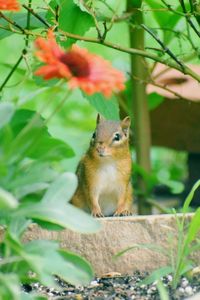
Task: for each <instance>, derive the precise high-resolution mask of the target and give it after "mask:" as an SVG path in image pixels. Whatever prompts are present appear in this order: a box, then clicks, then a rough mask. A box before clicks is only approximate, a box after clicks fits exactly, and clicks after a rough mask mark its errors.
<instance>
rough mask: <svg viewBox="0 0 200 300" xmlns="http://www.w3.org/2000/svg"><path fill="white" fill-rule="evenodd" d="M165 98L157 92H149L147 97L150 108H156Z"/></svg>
mask: <svg viewBox="0 0 200 300" xmlns="http://www.w3.org/2000/svg"><path fill="white" fill-rule="evenodd" d="M163 100H164V98H163V96H161V95H159V94H157V93H151V94H149V95H148V98H147V101H148V108H149V110H154V109H155V108H156V107H158V106H159V105H160V104H161V103H162V102H163Z"/></svg>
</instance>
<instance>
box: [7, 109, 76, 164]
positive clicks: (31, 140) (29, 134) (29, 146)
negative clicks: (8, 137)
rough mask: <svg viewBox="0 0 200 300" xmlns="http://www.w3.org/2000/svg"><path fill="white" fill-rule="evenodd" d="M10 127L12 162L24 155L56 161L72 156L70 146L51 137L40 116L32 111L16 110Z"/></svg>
mask: <svg viewBox="0 0 200 300" xmlns="http://www.w3.org/2000/svg"><path fill="white" fill-rule="evenodd" d="M30 122H31V124H30ZM10 127H11V130H12V133H13V143H12V144H11V145H10V151H9V155H10V156H11V158H12V162H13V161H15V160H20V159H22V157H25V156H26V157H29V158H33V159H40V160H43V161H45V160H51V161H58V160H61V159H63V158H67V157H72V156H74V152H73V150H72V148H71V147H70V146H69V145H67V144H66V143H65V142H63V141H61V140H58V139H55V138H53V137H52V136H51V135H50V134H49V132H48V129H47V127H46V126H45V125H44V121H43V120H42V118H41V117H40V116H39V115H37V114H35V113H34V112H32V111H29V110H24V109H21V110H18V111H17V112H16V113H15V114H14V116H13V118H12V120H11V123H10Z"/></svg>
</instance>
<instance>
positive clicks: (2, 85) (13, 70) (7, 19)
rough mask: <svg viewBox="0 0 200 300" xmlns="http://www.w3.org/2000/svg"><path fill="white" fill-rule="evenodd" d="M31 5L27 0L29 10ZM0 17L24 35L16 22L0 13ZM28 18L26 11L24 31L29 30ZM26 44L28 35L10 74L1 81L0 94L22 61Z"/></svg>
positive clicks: (25, 51)
mask: <svg viewBox="0 0 200 300" xmlns="http://www.w3.org/2000/svg"><path fill="white" fill-rule="evenodd" d="M31 3H32V0H29V2H28V8H29V9H31ZM0 16H1V17H2V18H4V19H5V20H6V21H7V22H8V23H9V24H12V25H13V26H15V27H17V28H18V29H20V30H21V32H22V33H23V34H24V33H25V30H24V28H22V27H21V26H19V25H18V24H17V23H16V22H14V21H12V20H10V19H9V18H8V17H6V16H4V15H3V14H2V13H1V12H0ZM30 17H31V14H30V11H28V13H27V20H26V29H27V30H29V28H30ZM28 44H29V35H27V34H26V39H25V47H24V49H23V50H22V54H21V55H20V57H19V59H18V60H17V62H16V64H15V65H14V66H13V68H12V69H11V71H10V73H9V74H8V75H7V77H6V78H5V80H4V81H3V83H2V84H1V86H0V92H1V91H2V90H3V88H4V86H5V85H6V84H7V82H8V81H9V79H10V78H11V76H12V75H13V74H14V72H15V70H16V69H17V67H18V66H19V64H20V63H21V61H22V59H23V58H25V54H26V53H27V50H26V49H27V47H28Z"/></svg>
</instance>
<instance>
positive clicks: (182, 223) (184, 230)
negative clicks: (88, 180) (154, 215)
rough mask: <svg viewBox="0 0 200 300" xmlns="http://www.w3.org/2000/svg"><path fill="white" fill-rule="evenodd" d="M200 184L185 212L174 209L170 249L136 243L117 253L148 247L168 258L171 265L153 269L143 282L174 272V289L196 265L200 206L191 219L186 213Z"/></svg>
mask: <svg viewBox="0 0 200 300" xmlns="http://www.w3.org/2000/svg"><path fill="white" fill-rule="evenodd" d="M199 186H200V180H198V181H197V182H196V183H195V185H194V186H193V188H192V190H191V191H190V193H189V195H188V196H187V198H186V200H185V202H184V205H183V213H182V214H181V215H178V214H177V213H176V211H175V210H174V217H175V219H176V224H177V231H176V233H173V232H171V233H170V234H169V235H168V241H169V249H166V248H163V247H161V246H158V245H153V244H136V245H134V246H131V247H129V248H127V249H124V250H122V251H121V252H119V253H118V254H117V255H116V257H118V256H121V255H123V254H124V253H125V252H127V251H130V250H133V249H148V250H153V251H156V252H158V253H162V254H163V255H165V256H166V257H167V258H168V261H169V265H167V266H164V267H162V268H159V269H158V270H155V271H153V272H152V273H151V274H150V275H149V276H148V277H147V278H146V279H144V280H143V281H142V283H141V284H150V283H153V282H155V281H157V280H158V281H159V280H160V278H161V277H163V276H166V275H168V274H172V281H171V286H172V288H173V289H176V287H177V285H178V283H179V281H180V278H181V276H183V275H186V276H187V275H188V276H189V271H191V270H192V269H194V267H195V265H194V262H193V259H192V254H194V253H195V251H197V250H199V249H200V243H199V239H198V233H199V231H200V208H198V209H197V210H196V211H195V213H194V215H193V216H192V219H191V221H190V220H188V216H187V215H186V213H187V211H188V208H189V205H190V203H191V201H192V198H193V196H194V192H195V191H196V189H197V188H198V187H199ZM175 240H177V245H176V246H175V245H174V241H175ZM159 289H160V292H161V293H164V294H165V291H163V288H162V286H160V287H159ZM164 297H165V296H164ZM164 299H165V298H164Z"/></svg>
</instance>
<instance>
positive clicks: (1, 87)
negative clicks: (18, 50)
mask: <svg viewBox="0 0 200 300" xmlns="http://www.w3.org/2000/svg"><path fill="white" fill-rule="evenodd" d="M23 56H24V55H23V54H21V56H20V57H19V59H18V60H17V62H16V64H15V65H14V66H13V68H12V69H11V71H10V73H9V74H8V75H7V77H6V78H5V80H4V81H3V83H2V84H1V86H0V92H1V91H2V90H3V88H4V86H5V85H6V83H7V82H8V80H9V79H10V78H11V76H12V74H13V73H14V72H15V70H16V69H17V67H18V66H19V64H20V63H21V61H22V59H23Z"/></svg>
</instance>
